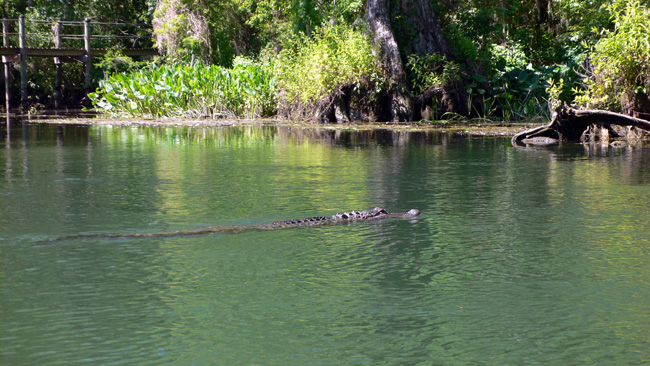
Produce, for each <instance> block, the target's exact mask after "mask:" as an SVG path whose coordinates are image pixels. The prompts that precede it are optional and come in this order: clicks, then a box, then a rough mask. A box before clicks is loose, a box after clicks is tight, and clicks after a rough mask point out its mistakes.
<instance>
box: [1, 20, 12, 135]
mask: <svg viewBox="0 0 650 366" xmlns="http://www.w3.org/2000/svg"><path fill="white" fill-rule="evenodd" d="M2 46H3V47H9V21H8V20H7V19H2ZM9 62H10V61H9V58H8V57H7V56H2V63H3V64H4V69H5V74H4V76H5V106H6V108H7V122H8V121H9V107H10V104H9V100H10V99H11V92H10V91H9V89H11V79H10V78H11V74H10V69H9V65H10V63H9ZM7 127H8V125H7Z"/></svg>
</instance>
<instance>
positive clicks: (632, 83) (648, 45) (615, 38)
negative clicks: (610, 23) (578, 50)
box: [579, 0, 650, 110]
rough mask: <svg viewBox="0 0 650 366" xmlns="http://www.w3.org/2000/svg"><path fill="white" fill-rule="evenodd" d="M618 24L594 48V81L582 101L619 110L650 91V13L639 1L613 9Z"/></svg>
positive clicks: (614, 18) (592, 79) (588, 83)
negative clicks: (626, 103)
mask: <svg viewBox="0 0 650 366" xmlns="http://www.w3.org/2000/svg"><path fill="white" fill-rule="evenodd" d="M610 9H611V11H612V14H613V20H614V23H615V24H616V28H615V30H614V31H605V32H604V37H603V38H601V39H600V40H599V41H598V43H597V44H596V45H595V47H594V48H593V53H592V65H593V70H592V74H591V77H589V78H587V79H586V80H585V84H586V90H585V91H583V93H582V95H581V97H580V98H579V101H580V102H582V103H585V104H588V105H590V106H594V107H598V108H608V109H614V110H619V109H620V107H621V106H620V103H621V101H625V100H627V99H631V98H633V97H634V95H635V94H637V93H642V94H645V95H648V92H649V91H650V10H649V9H648V7H646V6H644V5H642V4H641V3H640V1H639V0H630V1H628V2H620V3H616V4H614V5H612V6H611V7H610Z"/></svg>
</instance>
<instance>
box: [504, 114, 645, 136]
mask: <svg viewBox="0 0 650 366" xmlns="http://www.w3.org/2000/svg"><path fill="white" fill-rule="evenodd" d="M648 133H650V121H646V120H643V119H639V118H635V117H630V116H627V115H624V114H619V113H614V112H609V111H603V110H591V109H585V110H579V109H575V108H571V107H569V106H567V105H563V106H561V107H559V108H557V109H556V110H555V112H554V113H553V117H552V119H551V122H550V123H549V124H548V125H546V126H540V127H536V128H533V129H530V130H526V131H523V132H520V133H518V134H516V135H515V136H513V137H512V144H513V145H519V144H537V145H547V144H549V143H556V142H560V141H562V142H596V141H600V142H601V143H607V144H609V143H610V141H612V140H614V139H618V138H625V139H627V140H628V141H629V140H630V139H635V140H639V136H641V135H645V134H648Z"/></svg>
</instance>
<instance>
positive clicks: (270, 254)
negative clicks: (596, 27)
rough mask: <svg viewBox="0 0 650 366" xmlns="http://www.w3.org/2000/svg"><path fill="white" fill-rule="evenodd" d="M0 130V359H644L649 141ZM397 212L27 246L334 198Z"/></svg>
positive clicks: (275, 214) (182, 225) (310, 207)
mask: <svg viewBox="0 0 650 366" xmlns="http://www.w3.org/2000/svg"><path fill="white" fill-rule="evenodd" d="M10 132H11V133H10V134H7V133H6V131H5V130H0V134H1V135H0V137H1V139H0V266H1V267H0V270H1V273H0V285H1V288H0V291H1V292H0V364H2V365H3V366H5V365H6V366H9V365H525V364H533V365H647V364H649V363H650V230H648V227H647V221H648V218H649V217H650V165H649V164H648V162H650V149H649V148H645V147H627V148H618V149H613V148H609V149H606V148H597V147H596V148H589V147H583V146H580V145H574V146H562V147H550V148H527V149H516V148H513V147H512V146H511V145H510V143H509V141H508V140H507V139H503V138H494V137H468V136H459V135H453V134H443V133H433V132H429V133H425V132H419V133H417V132H413V133H406V132H390V131H381V130H379V131H374V132H354V131H338V132H333V131H326V130H319V129H300V128H293V129H292V128H288V127H259V126H258V127H255V126H244V127H230V128H191V127H174V128H172V127H170V128H162V127H158V128H155V127H148V128H144V127H112V126H91V127H88V126H85V127H84V126H54V125H26V126H24V127H20V126H18V127H16V128H14V129H12V130H11V131H10ZM374 206H382V207H385V208H386V209H387V210H389V211H406V210H408V209H411V208H417V209H419V210H421V211H422V215H421V216H419V217H418V218H416V219H410V220H407V219H392V220H387V221H381V222H357V223H354V224H345V225H339V226H329V227H321V228H305V229H288V230H278V231H265V232H253V231H251V232H246V233H242V234H217V235H207V236H199V237H171V238H140V239H102V238H95V239H93V238H86V239H72V240H65V241H53V242H50V241H48V240H50V239H54V238H58V237H62V236H69V235H78V234H102V233H133V232H155V231H162V230H181V229H192V228H196V227H199V226H204V225H248V224H258V223H264V222H270V221H274V220H284V219H289V218H299V217H309V216H321V215H331V214H333V213H336V212H340V211H344V210H352V209H356V210H360V209H368V208H371V207H374Z"/></svg>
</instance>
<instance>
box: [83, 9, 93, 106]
mask: <svg viewBox="0 0 650 366" xmlns="http://www.w3.org/2000/svg"><path fill="white" fill-rule="evenodd" d="M84 50H85V51H86V63H85V71H86V80H85V82H84V88H85V89H86V104H89V99H88V93H90V63H91V61H92V50H91V49H90V19H88V18H86V19H85V20H84Z"/></svg>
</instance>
